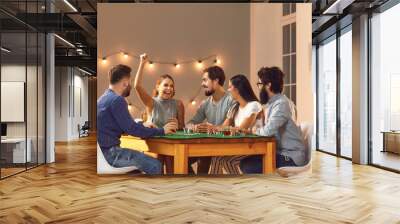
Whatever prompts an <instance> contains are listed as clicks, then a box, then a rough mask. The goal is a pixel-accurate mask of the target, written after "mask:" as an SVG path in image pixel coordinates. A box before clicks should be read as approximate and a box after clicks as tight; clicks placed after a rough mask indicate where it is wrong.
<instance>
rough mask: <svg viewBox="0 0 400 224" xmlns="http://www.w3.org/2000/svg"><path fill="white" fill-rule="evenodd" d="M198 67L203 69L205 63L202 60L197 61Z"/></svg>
mask: <svg viewBox="0 0 400 224" xmlns="http://www.w3.org/2000/svg"><path fill="white" fill-rule="evenodd" d="M197 67H198V68H202V67H203V62H202V61H201V60H199V61H197Z"/></svg>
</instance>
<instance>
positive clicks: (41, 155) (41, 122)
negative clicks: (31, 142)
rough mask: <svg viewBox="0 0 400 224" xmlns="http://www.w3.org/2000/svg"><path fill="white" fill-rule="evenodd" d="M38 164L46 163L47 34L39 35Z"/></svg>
mask: <svg viewBox="0 0 400 224" xmlns="http://www.w3.org/2000/svg"><path fill="white" fill-rule="evenodd" d="M38 38H39V40H38V78H37V82H38V105H37V106H38V143H37V145H38V146H37V147H38V148H37V152H38V164H43V163H45V156H46V155H45V153H46V151H45V81H46V79H45V69H44V68H45V60H46V52H45V44H46V38H45V35H44V34H42V33H40V34H39V36H38Z"/></svg>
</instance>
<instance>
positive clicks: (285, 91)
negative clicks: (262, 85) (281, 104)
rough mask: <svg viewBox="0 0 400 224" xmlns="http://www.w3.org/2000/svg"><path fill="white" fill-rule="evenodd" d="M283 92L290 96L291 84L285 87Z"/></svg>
mask: <svg viewBox="0 0 400 224" xmlns="http://www.w3.org/2000/svg"><path fill="white" fill-rule="evenodd" d="M283 94H284V95H285V96H287V98H290V86H284V87H283Z"/></svg>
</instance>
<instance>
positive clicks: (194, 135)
mask: <svg viewBox="0 0 400 224" xmlns="http://www.w3.org/2000/svg"><path fill="white" fill-rule="evenodd" d="M262 137H263V136H258V135H237V136H225V135H223V134H212V135H209V134H205V133H192V134H184V133H183V131H177V132H176V133H174V134H168V135H165V136H156V138H165V139H196V138H224V139H229V138H262Z"/></svg>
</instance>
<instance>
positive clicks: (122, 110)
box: [97, 89, 164, 150]
mask: <svg viewBox="0 0 400 224" xmlns="http://www.w3.org/2000/svg"><path fill="white" fill-rule="evenodd" d="M123 133H126V134H129V135H133V136H137V137H140V138H147V137H151V136H155V135H164V129H162V128H147V127H144V126H143V125H142V124H140V123H136V122H135V121H134V120H133V119H132V117H131V115H130V114H129V111H128V104H127V103H126V101H125V99H124V98H123V97H122V96H119V95H118V94H116V93H114V92H113V91H112V90H111V89H107V90H106V91H105V92H104V94H103V95H102V96H101V97H100V98H99V99H98V100H97V142H98V143H99V145H100V147H101V148H102V149H103V150H104V149H109V148H111V147H113V146H119V145H120V143H121V142H120V140H119V139H120V137H121V134H123Z"/></svg>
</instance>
